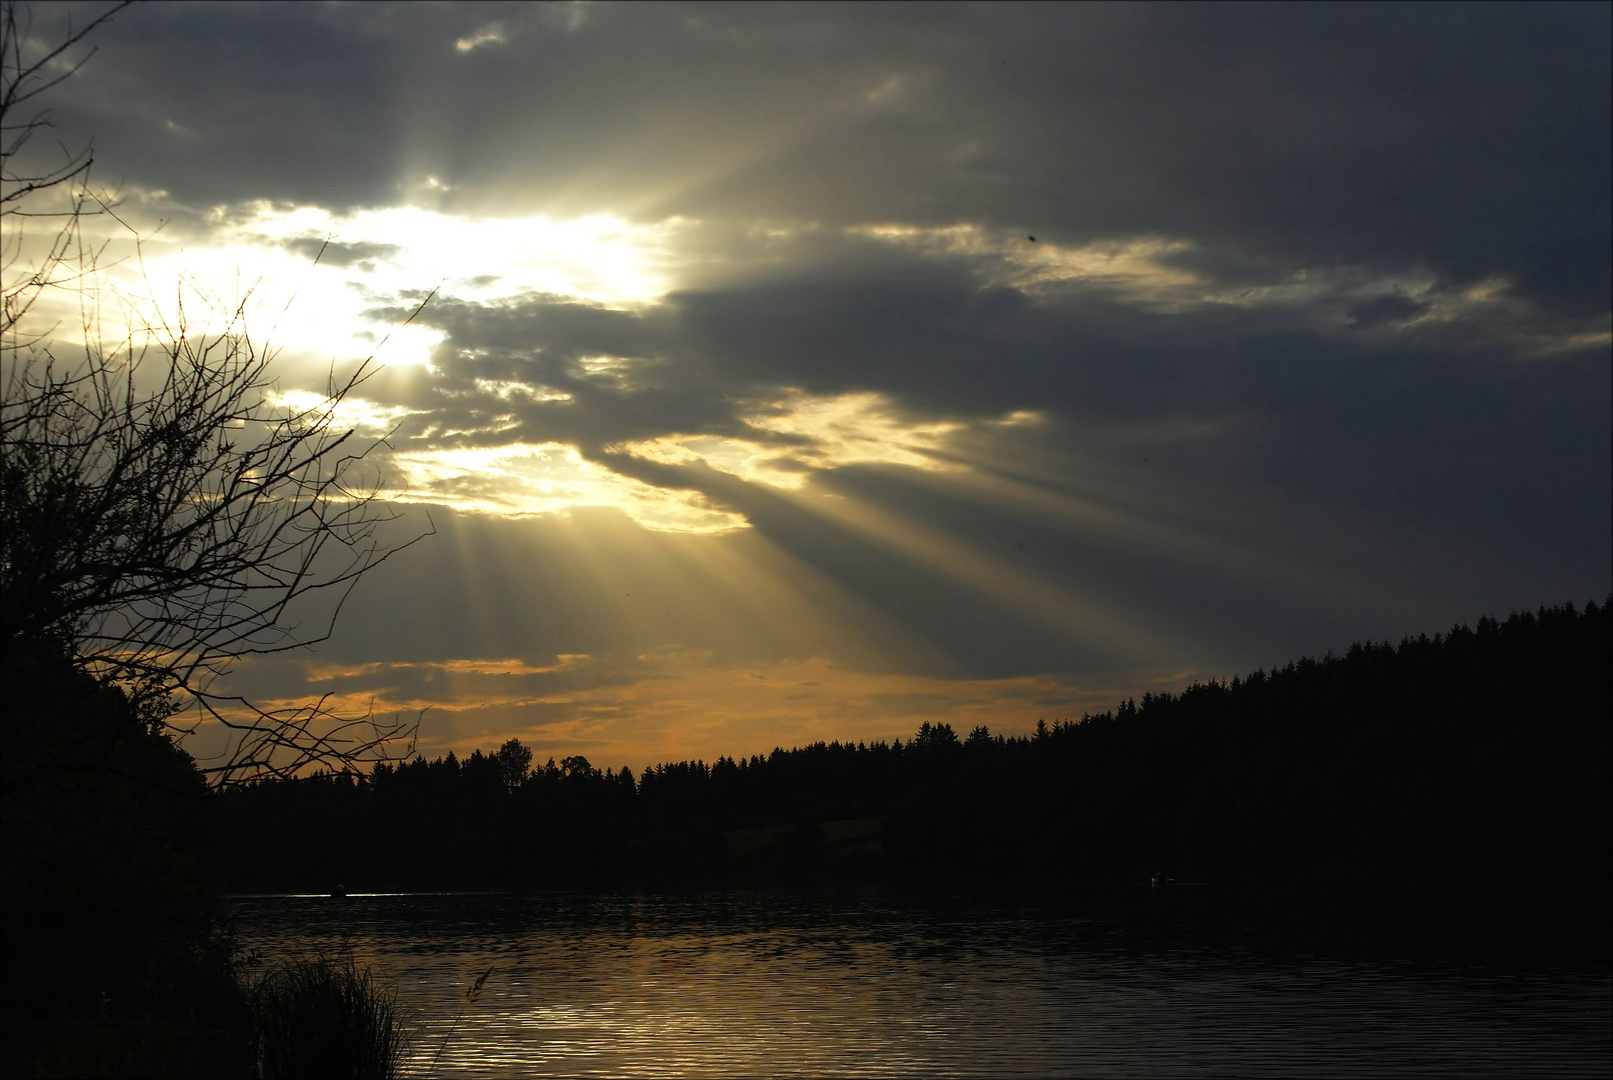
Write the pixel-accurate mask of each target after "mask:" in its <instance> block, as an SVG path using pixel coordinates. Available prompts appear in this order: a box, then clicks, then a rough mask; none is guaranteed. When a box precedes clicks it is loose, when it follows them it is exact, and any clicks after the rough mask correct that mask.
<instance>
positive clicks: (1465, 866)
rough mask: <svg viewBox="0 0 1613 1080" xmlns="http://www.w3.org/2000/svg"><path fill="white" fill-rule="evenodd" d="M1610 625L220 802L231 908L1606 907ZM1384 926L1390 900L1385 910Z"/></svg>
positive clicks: (1572, 618) (1552, 612)
mask: <svg viewBox="0 0 1613 1080" xmlns="http://www.w3.org/2000/svg"><path fill="white" fill-rule="evenodd" d="M1610 626H1613V623H1610V612H1609V606H1608V605H1607V604H1604V605H1602V606H1597V605H1595V604H1587V605H1586V606H1585V608H1583V609H1579V610H1577V609H1575V608H1574V607H1573V606H1572V605H1568V606H1564V607H1556V608H1542V609H1541V610H1539V611H1538V612H1535V613H1532V614H1516V615H1513V616H1512V617H1510V618H1508V619H1507V620H1505V621H1497V620H1495V619H1490V618H1485V619H1480V620H1479V621H1478V623H1477V625H1476V626H1474V627H1471V628H1469V627H1465V626H1458V627H1455V628H1453V629H1452V630H1450V631H1449V632H1448V633H1445V634H1436V635H1434V636H1433V637H1427V636H1422V637H1418V638H1414V639H1413V638H1408V639H1406V640H1404V641H1402V642H1400V644H1398V645H1391V644H1388V643H1383V644H1374V643H1363V644H1357V645H1355V646H1352V647H1351V648H1350V649H1349V650H1348V651H1347V652H1346V653H1344V654H1343V655H1338V656H1335V655H1329V656H1326V657H1324V658H1322V659H1309V658H1307V659H1301V660H1298V661H1295V662H1293V663H1290V664H1289V665H1287V666H1286V667H1284V668H1282V669H1280V670H1273V671H1256V672H1253V673H1251V674H1249V675H1247V676H1244V677H1241V678H1233V679H1232V680H1230V681H1229V682H1209V683H1202V684H1197V685H1194V686H1190V687H1188V688H1187V689H1186V690H1185V691H1184V692H1182V693H1181V694H1179V695H1172V694H1163V695H1158V696H1153V695H1145V696H1144V697H1143V699H1142V700H1141V701H1139V702H1133V701H1126V702H1124V703H1123V704H1121V705H1120V706H1119V707H1118V708H1116V709H1115V710H1114V711H1112V712H1106V713H1102V714H1099V715H1096V716H1083V717H1082V718H1081V719H1080V720H1076V721H1069V720H1063V721H1059V722H1055V723H1052V724H1045V723H1043V724H1039V725H1038V727H1037V730H1036V733H1035V734H1034V735H1032V736H1028V737H1003V736H1001V735H993V734H991V733H990V732H988V731H987V730H985V729H984V728H980V729H977V730H975V731H973V732H971V733H970V734H968V735H967V736H964V737H961V738H960V737H959V736H958V735H957V734H956V733H954V732H953V731H952V729H951V728H949V727H947V726H946V725H939V726H931V725H928V724H927V725H925V726H924V727H923V728H922V729H921V730H920V731H919V732H918V734H917V735H916V736H915V737H914V738H913V739H911V740H908V741H905V742H904V741H902V740H897V741H896V742H894V743H890V744H886V743H883V742H880V743H874V744H872V745H862V744H859V745H847V744H840V743H829V744H824V743H818V744H815V745H812V746H805V747H798V748H795V749H790V750H784V749H777V750H774V751H773V752H772V753H771V754H769V755H767V756H765V757H763V756H755V757H751V758H749V759H748V760H746V759H739V760H734V759H729V758H726V757H725V758H721V759H719V760H718V761H716V762H713V763H709V764H708V763H705V762H698V761H697V762H678V763H670V764H663V765H658V766H656V767H654V768H652V769H646V770H645V771H644V773H643V774H642V775H641V776H639V777H634V776H632V775H631V774H629V773H628V772H627V771H626V770H625V769H624V770H622V771H621V772H620V773H615V774H612V773H609V772H602V771H600V770H598V769H595V768H593V767H592V766H591V765H590V764H589V763H588V762H587V761H586V760H585V759H582V758H568V759H566V760H565V761H562V762H558V763H556V762H553V761H550V762H548V763H547V764H545V765H542V766H540V767H537V768H533V767H532V764H531V753H530V751H528V750H526V749H525V748H524V747H522V746H521V745H520V744H519V743H518V742H516V741H514V740H512V741H510V742H508V743H506V744H505V745H504V746H503V747H502V748H501V749H499V750H497V751H495V752H493V753H491V754H484V753H482V752H480V751H478V752H476V753H473V754H471V755H470V756H469V757H468V758H464V759H458V758H456V757H454V756H453V755H449V756H448V757H446V758H440V759H438V760H435V761H427V760H424V759H421V758H416V759H415V760H413V761H410V762H406V763H403V764H399V765H389V764H382V765H378V766H376V767H375V768H374V770H373V771H372V772H371V773H370V774H369V775H367V776H359V775H329V774H320V775H315V776H309V777H305V778H303V779H299V780H295V781H290V782H279V783H273V784H267V785H263V786H259V787H257V788H253V789H249V790H245V791H238V792H231V793H227V794H226V795H224V796H223V799H224V807H223V809H224V811H225V816H226V819H227V821H228V827H229V829H230V831H231V835H232V836H233V837H234V838H235V839H234V841H233V842H232V844H231V846H230V854H231V858H232V875H233V880H234V883H235V886H236V888H238V889H243V890H247V889H250V890H257V889H271V888H273V889H281V888H295V889H310V890H328V889H330V888H332V887H334V885H335V884H337V883H343V884H345V886H346V888H347V889H349V890H359V889H398V888H414V889H419V888H450V887H452V888H464V887H519V888H547V887H563V886H571V885H582V884H606V883H613V882H614V883H639V882H646V881H667V880H669V879H671V880H685V881H696V882H712V883H715V882H721V881H733V880H746V879H748V878H784V879H797V880H798V879H803V878H805V879H822V878H845V877H854V878H869V877H873V878H882V879H890V880H896V881H901V882H904V883H912V884H917V885H920V886H925V885H932V886H933V885H937V884H942V885H947V886H958V885H962V884H969V883H978V882H988V883H1002V882H1008V881H1019V882H1023V883H1027V884H1034V885H1036V886H1038V887H1051V888H1055V889H1057V888H1068V889H1081V888H1113V887H1123V886H1126V885H1128V884H1134V883H1137V882H1146V881H1149V880H1150V879H1151V878H1152V877H1153V876H1154V875H1156V874H1162V875H1164V876H1165V877H1167V878H1169V879H1174V880H1176V881H1179V882H1181V881H1195V882H1205V883H1208V884H1210V885H1217V884H1242V885H1246V886H1247V885H1258V884H1265V885H1271V886H1288V885H1294V884H1310V885H1313V886H1317V887H1326V888H1331V889H1335V890H1343V891H1345V892H1351V891H1361V890H1367V891H1370V892H1372V893H1373V894H1374V895H1378V896H1380V897H1381V896H1382V893H1383V890H1384V889H1385V888H1387V889H1390V890H1391V891H1392V892H1393V893H1394V894H1395V895H1403V896H1405V897H1407V898H1413V897H1414V898H1416V899H1417V901H1418V902H1419V903H1425V902H1435V901H1437V900H1438V898H1441V897H1452V896H1462V897H1466V899H1465V900H1462V901H1461V902H1462V903H1464V904H1466V905H1468V906H1471V905H1472V904H1473V903H1474V900H1473V897H1474V896H1475V895H1481V896H1482V897H1483V898H1484V900H1483V903H1484V904H1486V905H1491V906H1494V905H1501V906H1503V907H1505V906H1506V905H1507V904H1509V903H1513V902H1514V901H1516V902H1518V903H1523V902H1524V901H1525V899H1528V903H1529V904H1530V905H1533V904H1535V903H1536V902H1540V901H1541V900H1542V898H1543V897H1549V898H1552V899H1551V901H1550V902H1551V903H1553V904H1556V905H1557V906H1558V907H1559V908H1560V909H1568V908H1573V907H1575V905H1581V906H1583V904H1585V903H1591V902H1592V898H1593V897H1600V898H1602V899H1599V900H1595V901H1594V903H1595V904H1599V905H1601V907H1602V908H1604V909H1605V906H1606V901H1605V898H1606V896H1607V895H1608V883H1609V878H1610V860H1613V842H1610V841H1613V835H1610V822H1613V775H1610V770H1613V741H1610V734H1613V726H1610V715H1613V700H1610V687H1613V677H1610V676H1613V672H1610V657H1613V632H1610ZM1407 902H1410V900H1409V899H1408V901H1407Z"/></svg>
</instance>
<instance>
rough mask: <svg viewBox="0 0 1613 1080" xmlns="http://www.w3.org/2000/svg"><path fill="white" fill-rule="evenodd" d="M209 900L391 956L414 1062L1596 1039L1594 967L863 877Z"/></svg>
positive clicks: (1605, 1027)
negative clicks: (721, 889)
mask: <svg viewBox="0 0 1613 1080" xmlns="http://www.w3.org/2000/svg"><path fill="white" fill-rule="evenodd" d="M233 904H234V908H235V913H236V917H237V920H238V924H239V929H240V931H241V937H242V941H243V943H244V944H246V945H248V946H250V947H256V948H259V949H261V950H263V951H264V952H265V953H266V954H268V955H270V956H274V955H280V954H284V953H287V952H295V951H299V950H306V949H311V948H329V947H331V946H346V947H350V948H351V949H352V950H353V952H354V954H355V956H356V957H357V958H358V959H359V960H360V961H361V962H370V963H375V964H377V965H378V966H379V968H380V971H381V972H382V974H383V975H384V976H385V977H386V978H388V979H391V980H394V981H395V982H396V985H397V988H398V993H399V999H400V1001H402V1002H403V1003H404V1004H405V1005H406V1006H407V1007H408V1008H409V1009H411V1010H412V1011H413V1012H414V1014H415V1015H416V1016H417V1017H418V1020H419V1024H420V1027H419V1030H418V1032H417V1034H416V1036H415V1038H414V1041H413V1044H412V1046H411V1048H410V1053H409V1057H408V1070H409V1071H410V1073H411V1074H414V1075H427V1074H429V1075H433V1076H462V1077H470V1076H482V1077H485V1076H516V1075H521V1076H628V1077H639V1076H644V1077H652V1076H701V1077H719V1076H756V1075H772V1076H914V1075H936V1074H945V1075H953V1076H977V1075H980V1076H983V1075H992V1076H1069V1075H1082V1074H1085V1075H1099V1076H1162V1075H1166V1076H1168V1075H1203V1074H1206V1073H1211V1074H1236V1075H1240V1076H1285V1075H1293V1074H1296V1073H1317V1074H1320V1073H1325V1074H1327V1075H1331V1076H1345V1075H1369V1074H1370V1075H1382V1074H1385V1073H1389V1072H1392V1073H1395V1074H1397V1075H1405V1074H1408V1073H1409V1074H1414V1075H1415V1074H1424V1075H1452V1074H1468V1075H1472V1074H1486V1075H1493V1074H1502V1073H1513V1074H1517V1073H1527V1074H1529V1075H1535V1076H1539V1075H1607V1073H1608V1070H1609V1067H1610V1064H1613V1032H1610V1024H1609V1013H1610V1006H1613V981H1610V978H1609V976H1608V974H1607V973H1605V972H1603V973H1569V972H1536V973H1531V974H1527V975H1519V974H1500V973H1483V972H1471V971H1460V970H1456V969H1439V968H1435V967H1430V966H1428V965H1420V966H1417V967H1412V966H1409V965H1395V964H1389V963H1382V962H1379V963H1360V962H1344V961H1334V960H1321V959H1310V960H1306V961H1303V962H1300V961H1282V960H1275V959H1271V958H1268V957H1263V956H1259V955H1256V954H1253V953H1250V952H1249V951H1247V950H1244V949H1240V948H1238V947H1236V946H1233V945H1221V946H1215V947H1207V946H1200V945H1187V944H1173V945H1154V946H1150V947H1148V948H1146V949H1140V948H1137V947H1135V946H1134V945H1130V944H1128V943H1127V941H1126V940H1125V938H1124V936H1123V935H1121V934H1119V933H1118V932H1116V931H1115V930H1113V929H1112V928H1109V927H1106V926H1104V925H1103V924H1100V923H1095V922H1091V921H1088V920H1082V919H1074V918H1050V917H1040V916H1037V915H1035V914H1031V913H1025V912H1014V911H1004V910H996V909H993V910H989V911H988V910H967V911H957V910H953V911H947V912H937V911H934V910H930V909H925V908H921V907H917V906H909V905H904V904H901V903H898V902H895V901H890V900H886V899H879V900H870V899H868V898H861V899H847V898H843V897H842V898H838V899H832V900H831V899H825V898H811V897H791V896H764V895H759V894H746V893H730V894H715V895H703V896H688V895H677V896H654V895H649V896H581V895H575V894H566V895H545V896H529V897H512V896H492V895H443V894H438V895H415V896H396V895H394V896H375V897H363V896H360V897H352V898H349V899H348V900H347V901H345V902H343V901H333V900H330V899H327V898H322V897H243V898H237V899H236V900H235V901H234V902H233ZM489 968H492V969H493V970H492V975H491V976H490V977H489V978H488V980H487V983H486V985H485V987H484V989H483V991H482V993H481V995H480V997H479V998H478V999H477V1000H476V1001H475V1002H474V1003H471V1004H468V1005H467V1004H466V1002H465V991H466V988H468V987H469V986H470V985H471V984H472V983H473V982H474V981H475V979H476V977H477V976H478V975H480V974H481V973H482V972H484V971H486V970H488V969H489ZM433 1062H435V1064H433Z"/></svg>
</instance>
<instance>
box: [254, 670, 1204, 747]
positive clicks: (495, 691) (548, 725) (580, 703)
mask: <svg viewBox="0 0 1613 1080" xmlns="http://www.w3.org/2000/svg"><path fill="white" fill-rule="evenodd" d="M637 659H638V661H639V662H638V664H637V666H635V667H634V668H633V669H631V670H627V671H623V672H621V673H620V674H619V675H616V676H615V677H611V678H607V679H605V680H602V681H601V682H600V683H598V684H596V685H589V684H588V683H587V681H586V680H585V679H582V680H578V681H577V683H576V684H574V685H565V684H564V683H560V682H556V681H555V680H554V679H553V676H555V675H557V674H559V675H565V674H568V673H569V674H585V673H587V672H588V670H589V669H590V667H591V666H593V665H595V664H596V663H597V662H596V661H594V660H593V658H590V657H586V656H574V657H566V658H564V659H563V662H562V663H560V664H559V665H556V666H553V667H543V666H533V665H528V664H525V663H523V662H521V661H519V660H451V661H444V662H434V663H418V664H416V663H388V664H364V665H355V666H353V667H350V668H343V667H341V666H339V665H333V664H329V663H322V664H319V665H317V667H312V666H311V667H310V671H309V675H310V676H315V675H317V677H316V678H315V677H311V678H310V679H309V680H308V686H307V689H308V690H310V691H313V692H315V693H330V694H331V697H330V698H329V700H328V702H327V705H328V706H330V707H331V708H333V709H336V710H342V709H346V710H349V711H353V710H357V711H359V712H362V711H363V710H364V709H366V708H369V707H371V706H372V705H373V707H374V708H375V710H376V712H377V713H385V714H393V713H402V714H405V715H407V714H409V713H411V712H418V711H420V710H429V711H428V712H427V713H426V716H427V720H426V721H425V729H424V730H423V731H422V734H421V737H420V740H419V743H418V748H419V750H420V752H422V753H425V754H427V755H428V756H435V755H438V754H442V753H446V752H447V751H449V750H454V751H456V752H458V753H460V754H464V753H467V752H469V751H470V750H472V749H478V748H480V749H483V750H491V749H494V748H496V747H497V746H498V745H499V744H500V743H501V742H503V741H504V740H505V739H508V738H512V737H513V738H519V739H521V740H522V741H523V742H525V743H526V744H527V745H528V746H530V747H532V748H533V750H534V753H535V756H536V757H537V758H538V760H540V761H542V760H544V759H546V758H548V757H550V756H553V757H555V758H557V759H558V758H562V757H565V756H568V755H570V754H574V753H580V754H583V755H585V756H587V757H588V758H589V759H590V760H591V761H592V762H593V763H594V764H595V765H596V766H597V765H607V764H608V765H612V766H614V767H620V766H621V765H623V764H627V765H629V766H630V767H632V768H633V769H634V771H635V772H636V771H639V770H641V769H643V767H644V766H645V765H649V764H654V763H656V762H662V761H677V760H688V759H695V758H701V759H704V760H706V761H708V762H709V761H713V760H715V759H716V758H717V757H718V756H719V755H728V756H731V757H740V756H749V755H751V754H766V753H768V752H769V751H771V750H772V749H773V748H774V747H775V746H782V747H790V746H801V745H807V744H810V743H814V742H818V741H820V740H822V741H825V742H828V741H833V740H839V741H842V742H846V741H850V742H857V741H863V742H871V741H874V740H878V739H884V740H886V741H890V740H892V739H897V738H900V739H903V740H904V741H905V740H906V739H909V738H911V737H912V736H913V733H914V732H915V731H916V730H917V729H918V727H919V725H920V724H922V723H924V722H925V721H929V722H930V723H949V724H951V725H952V726H953V728H954V730H956V731H957V732H958V734H959V736H960V737H962V736H966V735H967V734H968V733H969V731H970V730H971V729H972V728H974V727H976V726H978V725H986V726H988V727H989V728H990V729H991V730H992V732H993V733H994V734H1000V735H1012V734H1018V735H1023V734H1027V733H1028V732H1030V731H1032V730H1034V729H1035V726H1036V721H1037V720H1038V719H1043V720H1046V721H1047V722H1049V723H1052V722H1053V721H1055V720H1059V719H1071V718H1076V717H1079V716H1080V715H1081V714H1082V713H1083V712H1101V711H1104V710H1106V709H1111V708H1113V707H1114V704H1115V702H1116V701H1117V700H1119V699H1121V698H1124V697H1126V696H1131V695H1135V694H1136V693H1137V687H1139V686H1143V687H1155V688H1159V689H1164V688H1167V687H1169V688H1172V689H1178V688H1180V686H1181V684H1182V683H1183V682H1185V681H1187V680H1188V679H1190V678H1191V677H1192V673H1190V672H1184V671H1176V670H1172V671H1169V672H1163V673H1162V672H1161V671H1159V670H1150V671H1148V672H1136V671H1126V672H1108V673H1105V674H1104V675H1103V676H1101V677H1095V678H1091V679H1080V678H1072V677H1066V676H1022V677H1018V678H1007V679H942V678H935V677H931V676H924V675H912V674H902V673H896V672H870V671H857V670H848V669H844V668H841V667H838V666H836V665H835V664H833V663H831V662H829V661H827V660H824V659H822V658H820V657H808V658H804V659H790V660H776V661H768V662H762V663H750V664H741V665H719V664H714V663H712V662H711V659H710V657H709V655H708V654H705V653H702V652H677V651H667V652H662V653H657V654H653V655H647V656H642V657H639V658H637ZM348 683H352V684H354V685H353V687H352V689H347V688H346V687H345V686H344V684H348ZM405 686H408V687H414V688H419V689H425V688H429V689H430V693H429V694H426V695H421V696H416V695H415V694H412V693H410V692H409V691H408V690H406V689H405ZM400 690H401V691H403V692H402V693H399V692H398V691H400ZM301 700H302V699H301V698H298V697H294V696H288V697H287V699H286V701H285V704H287V705H294V704H296V703H298V702H300V701H301ZM272 704H278V703H272Z"/></svg>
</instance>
